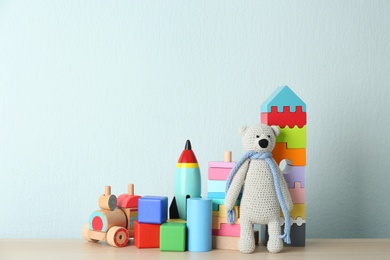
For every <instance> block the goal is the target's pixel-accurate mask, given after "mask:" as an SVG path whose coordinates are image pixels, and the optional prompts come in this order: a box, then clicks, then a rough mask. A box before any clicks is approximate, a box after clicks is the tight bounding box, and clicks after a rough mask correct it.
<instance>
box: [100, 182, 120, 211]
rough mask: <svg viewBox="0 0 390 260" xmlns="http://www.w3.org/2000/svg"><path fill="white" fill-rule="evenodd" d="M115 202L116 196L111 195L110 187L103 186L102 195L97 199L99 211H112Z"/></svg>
mask: <svg viewBox="0 0 390 260" xmlns="http://www.w3.org/2000/svg"><path fill="white" fill-rule="evenodd" d="M116 202H117V200H116V196H115V195H112V194H111V186H105V187H104V194H103V195H101V196H100V197H99V202H98V204H99V207H100V208H101V209H107V210H114V209H115V208H116Z"/></svg>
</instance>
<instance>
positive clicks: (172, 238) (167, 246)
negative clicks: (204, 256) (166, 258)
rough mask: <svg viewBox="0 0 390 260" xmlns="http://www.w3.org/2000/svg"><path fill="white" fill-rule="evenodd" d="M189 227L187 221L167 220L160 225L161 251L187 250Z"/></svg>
mask: <svg viewBox="0 0 390 260" xmlns="http://www.w3.org/2000/svg"><path fill="white" fill-rule="evenodd" d="M186 240H187V227H186V224H185V223H178V222H166V223H164V224H162V225H161V226H160V251H177V252H184V251H186V244H187V242H186Z"/></svg>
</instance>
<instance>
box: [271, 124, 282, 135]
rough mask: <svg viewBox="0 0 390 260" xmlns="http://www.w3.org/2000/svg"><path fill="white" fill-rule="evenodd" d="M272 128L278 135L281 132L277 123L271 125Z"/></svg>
mask: <svg viewBox="0 0 390 260" xmlns="http://www.w3.org/2000/svg"><path fill="white" fill-rule="evenodd" d="M271 129H272V131H273V132H274V134H275V136H278V135H279V134H280V129H279V127H277V126H276V125H271Z"/></svg>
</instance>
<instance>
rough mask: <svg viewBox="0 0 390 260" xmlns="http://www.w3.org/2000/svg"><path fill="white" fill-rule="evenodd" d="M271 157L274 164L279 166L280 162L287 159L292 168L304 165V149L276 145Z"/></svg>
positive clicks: (281, 144)
mask: <svg viewBox="0 0 390 260" xmlns="http://www.w3.org/2000/svg"><path fill="white" fill-rule="evenodd" d="M272 156H273V158H274V159H275V161H276V163H277V164H279V163H280V162H281V161H282V160H284V159H288V160H289V161H291V163H292V166H305V165H306V149H305V148H290V149H288V148H287V143H276V145H275V148H274V150H273V151H272Z"/></svg>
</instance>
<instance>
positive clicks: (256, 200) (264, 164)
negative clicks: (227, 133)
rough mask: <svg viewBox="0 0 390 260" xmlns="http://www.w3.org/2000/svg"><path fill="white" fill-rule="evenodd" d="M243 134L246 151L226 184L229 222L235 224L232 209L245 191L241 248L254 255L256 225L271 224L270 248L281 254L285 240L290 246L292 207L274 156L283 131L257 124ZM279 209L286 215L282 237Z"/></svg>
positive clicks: (241, 207) (241, 131) (241, 206)
mask: <svg viewBox="0 0 390 260" xmlns="http://www.w3.org/2000/svg"><path fill="white" fill-rule="evenodd" d="M240 133H241V136H242V141H243V148H244V150H245V151H247V152H246V153H245V155H244V156H243V157H242V158H241V159H240V160H239V161H238V162H237V163H236V164H235V166H234V168H233V169H232V171H231V172H230V175H229V177H228V180H227V183H226V198H225V203H224V205H225V208H226V210H227V222H228V223H229V224H232V223H234V222H235V213H234V210H233V207H234V204H235V203H236V200H237V198H238V196H239V194H240V192H241V191H242V197H241V203H240V240H239V243H238V249H239V250H240V251H241V252H242V253H252V252H253V251H254V249H255V240H254V236H253V224H268V232H269V240H268V243H267V249H268V251H269V252H271V253H278V252H280V251H281V250H282V249H283V241H284V242H286V243H288V244H289V243H291V241H290V214H289V212H290V210H291V209H292V207H293V202H292V200H291V196H290V193H289V191H288V188H287V184H286V181H285V180H284V177H283V175H282V173H281V171H280V169H279V167H278V165H277V164H276V162H275V160H274V159H273V158H272V154H271V152H272V150H273V149H274V147H275V143H276V136H278V135H279V133H280V130H279V128H278V127H276V126H268V125H264V124H257V125H254V126H249V127H247V126H243V127H241V128H240ZM242 188H243V189H242ZM280 208H281V209H282V212H283V215H284V216H285V217H284V219H285V223H284V224H285V227H284V234H283V235H281V228H280V226H281V225H280ZM286 216H287V217H286ZM282 239H283V240H282Z"/></svg>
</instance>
